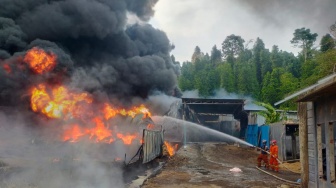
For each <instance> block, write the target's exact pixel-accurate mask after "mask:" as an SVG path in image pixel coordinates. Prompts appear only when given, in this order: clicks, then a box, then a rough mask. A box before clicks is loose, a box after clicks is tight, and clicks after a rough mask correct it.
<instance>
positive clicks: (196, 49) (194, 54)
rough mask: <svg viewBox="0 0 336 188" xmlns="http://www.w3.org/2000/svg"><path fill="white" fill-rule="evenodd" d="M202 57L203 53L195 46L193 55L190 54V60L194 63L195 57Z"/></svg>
mask: <svg viewBox="0 0 336 188" xmlns="http://www.w3.org/2000/svg"><path fill="white" fill-rule="evenodd" d="M202 57H203V53H202V52H201V49H200V48H199V47H198V46H196V47H195V50H194V53H193V55H192V56H191V62H192V63H195V62H196V60H197V59H200V58H202Z"/></svg>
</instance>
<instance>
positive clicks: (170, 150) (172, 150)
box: [164, 141, 178, 156]
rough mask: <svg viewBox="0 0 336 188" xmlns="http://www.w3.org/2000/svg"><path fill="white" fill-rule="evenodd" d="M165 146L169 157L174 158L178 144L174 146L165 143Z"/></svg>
mask: <svg viewBox="0 0 336 188" xmlns="http://www.w3.org/2000/svg"><path fill="white" fill-rule="evenodd" d="M164 144H165V146H166V148H167V151H168V154H169V156H173V155H174V154H175V151H176V150H177V146H178V145H177V144H175V146H172V145H171V144H170V143H168V142H167V141H164Z"/></svg>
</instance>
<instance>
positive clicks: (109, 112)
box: [103, 103, 151, 119]
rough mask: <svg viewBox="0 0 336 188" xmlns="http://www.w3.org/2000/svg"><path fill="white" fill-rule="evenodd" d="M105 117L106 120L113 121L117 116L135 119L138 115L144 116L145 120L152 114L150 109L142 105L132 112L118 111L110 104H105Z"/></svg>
mask: <svg viewBox="0 0 336 188" xmlns="http://www.w3.org/2000/svg"><path fill="white" fill-rule="evenodd" d="M103 112H104V117H105V119H111V118H113V117H115V116H116V115H117V114H120V115H122V116H130V117H132V118H134V117H135V116H136V115H137V114H144V117H143V118H146V117H151V113H150V112H149V110H148V108H146V107H145V105H143V104H141V105H140V106H134V107H132V109H130V110H126V109H117V108H114V107H113V106H111V105H110V104H107V103H105V105H104V109H103Z"/></svg>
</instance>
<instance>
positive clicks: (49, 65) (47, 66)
mask: <svg viewBox="0 0 336 188" xmlns="http://www.w3.org/2000/svg"><path fill="white" fill-rule="evenodd" d="M23 61H25V62H26V63H28V65H29V68H30V69H31V70H32V71H33V72H35V73H37V74H42V73H46V72H49V71H51V70H53V69H54V68H55V66H56V55H55V54H53V53H47V52H45V51H44V50H42V49H40V48H37V47H34V48H32V49H30V50H29V51H28V52H27V53H26V55H25V57H24V59H23Z"/></svg>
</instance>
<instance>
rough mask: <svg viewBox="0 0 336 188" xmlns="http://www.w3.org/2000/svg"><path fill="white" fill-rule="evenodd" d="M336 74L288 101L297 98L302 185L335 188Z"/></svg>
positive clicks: (296, 94)
mask: <svg viewBox="0 0 336 188" xmlns="http://www.w3.org/2000/svg"><path fill="white" fill-rule="evenodd" d="M335 94H336V74H332V75H330V76H328V77H325V78H323V79H321V80H319V81H318V82H317V83H316V84H314V85H312V86H310V87H307V88H305V89H303V90H301V91H299V92H297V93H295V94H293V95H291V96H289V97H287V98H286V99H284V100H282V101H279V102H278V103H276V105H277V104H280V103H282V102H284V101H286V100H289V99H291V98H294V97H298V100H297V102H299V104H298V112H299V113H298V114H299V129H300V130H299V137H300V161H301V180H302V181H301V186H302V187H319V188H324V187H331V188H336V182H335V141H334V140H335V135H336V134H335V130H336V128H335V125H336V123H335V122H336V98H335Z"/></svg>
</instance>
